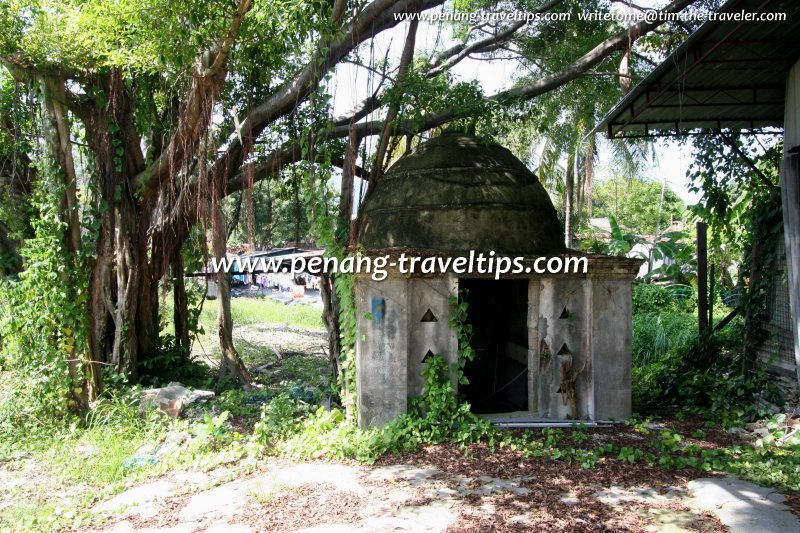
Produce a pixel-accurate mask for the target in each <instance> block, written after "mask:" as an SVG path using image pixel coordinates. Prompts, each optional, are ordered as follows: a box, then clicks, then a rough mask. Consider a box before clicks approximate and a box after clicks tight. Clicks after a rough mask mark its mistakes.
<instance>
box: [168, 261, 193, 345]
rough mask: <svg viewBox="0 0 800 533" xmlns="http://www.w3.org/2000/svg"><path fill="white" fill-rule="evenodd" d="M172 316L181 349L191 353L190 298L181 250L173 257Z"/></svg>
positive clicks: (176, 337)
mask: <svg viewBox="0 0 800 533" xmlns="http://www.w3.org/2000/svg"><path fill="white" fill-rule="evenodd" d="M172 279H173V284H172V316H173V323H174V325H175V339H176V341H177V342H178V345H179V346H180V347H181V349H182V350H183V351H184V353H186V354H187V355H188V354H189V351H190V348H191V346H190V345H189V298H188V297H187V296H186V283H185V282H184V279H183V257H182V256H181V254H180V252H178V253H177V254H175V257H174V258H173V259H172Z"/></svg>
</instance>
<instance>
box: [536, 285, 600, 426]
mask: <svg viewBox="0 0 800 533" xmlns="http://www.w3.org/2000/svg"><path fill="white" fill-rule="evenodd" d="M531 283H539V284H540V291H539V321H538V328H537V329H538V335H539V338H538V341H537V345H538V351H539V361H538V369H539V372H538V373H536V372H531V374H538V375H534V377H533V380H534V381H535V387H534V388H533V392H534V395H535V396H536V406H535V407H536V409H535V411H534V413H536V416H540V417H545V418H561V419H567V418H576V417H577V418H591V417H592V414H593V410H592V405H591V403H592V402H591V399H592V389H591V386H592V384H591V351H590V350H589V341H588V338H589V337H588V333H589V332H588V328H587V327H586V324H587V320H589V319H590V317H591V308H590V306H589V305H588V297H589V295H590V294H591V292H590V286H589V284H588V282H587V281H586V280H576V279H568V278H546V279H542V280H540V281H538V282H537V281H536V280H532V281H531ZM565 363H566V364H567V365H568V366H569V368H568V369H566V372H564V368H563V365H564V364H565ZM534 365H536V363H535V362H534ZM532 366H533V365H532ZM562 373H565V374H566V375H567V376H575V377H576V379H575V380H574V392H575V395H576V397H577V412H573V411H574V407H573V406H572V405H571V402H570V401H569V389H570V387H569V386H568V384H567V383H566V382H567V381H570V380H567V379H564V378H565V377H566V376H564V375H562Z"/></svg>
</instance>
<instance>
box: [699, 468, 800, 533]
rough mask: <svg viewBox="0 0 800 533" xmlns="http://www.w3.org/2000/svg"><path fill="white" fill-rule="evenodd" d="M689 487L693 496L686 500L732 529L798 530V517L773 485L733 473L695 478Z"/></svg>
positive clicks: (741, 530)
mask: <svg viewBox="0 0 800 533" xmlns="http://www.w3.org/2000/svg"><path fill="white" fill-rule="evenodd" d="M688 488H689V491H690V492H691V493H692V495H693V496H692V498H690V499H688V500H687V504H688V505H690V506H691V507H694V508H697V509H704V510H707V511H711V512H712V513H714V514H715V515H717V517H719V519H720V521H721V522H722V523H723V525H725V526H727V527H728V528H730V530H731V533H737V532H744V533H752V532H754V531H759V532H773V531H774V532H781V533H782V532H785V531H800V519H798V518H797V517H796V516H795V515H794V514H792V512H791V510H790V509H789V506H788V505H786V503H785V502H786V499H785V498H784V496H783V495H782V494H781V493H779V492H777V491H776V490H774V489H771V488H768V487H760V486H758V485H755V484H753V483H749V482H747V481H742V480H741V479H739V478H737V477H735V476H727V477H724V478H701V479H695V480H694V481H690V482H689V484H688Z"/></svg>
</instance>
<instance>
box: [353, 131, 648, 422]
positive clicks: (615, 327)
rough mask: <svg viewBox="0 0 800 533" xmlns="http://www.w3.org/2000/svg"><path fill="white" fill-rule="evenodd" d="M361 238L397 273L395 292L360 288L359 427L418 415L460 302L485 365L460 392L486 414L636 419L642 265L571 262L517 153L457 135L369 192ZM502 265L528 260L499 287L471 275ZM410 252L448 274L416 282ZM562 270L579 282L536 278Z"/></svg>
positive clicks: (598, 259)
mask: <svg viewBox="0 0 800 533" xmlns="http://www.w3.org/2000/svg"><path fill="white" fill-rule="evenodd" d="M358 228H359V231H358V244H359V246H360V248H361V249H362V250H363V253H364V254H365V255H369V256H375V257H377V256H383V255H389V256H391V258H392V262H393V263H395V266H394V267H391V268H389V269H388V276H387V277H386V279H383V280H381V281H375V280H374V279H373V278H372V277H371V276H370V275H369V274H366V273H364V274H359V275H358V277H357V280H356V306H357V320H358V336H357V342H356V373H357V396H358V398H357V401H358V417H359V424H360V425H361V427H365V428H366V427H374V426H380V425H383V424H385V423H386V422H388V421H390V420H392V419H393V418H395V417H397V416H398V415H400V414H402V413H405V412H406V408H407V405H408V400H409V399H410V398H413V397H416V396H419V395H420V394H421V392H422V386H423V378H422V374H421V372H422V369H423V364H424V360H425V358H426V357H428V356H430V355H432V354H437V355H440V356H442V357H444V358H445V359H447V360H448V361H449V362H450V363H453V362H455V359H456V353H457V348H458V341H457V339H456V332H455V331H454V330H453V329H452V328H451V325H450V311H451V297H453V296H455V295H457V294H461V297H462V298H463V299H464V300H466V302H467V304H468V312H467V322H468V323H469V324H471V325H472V328H473V333H472V338H471V340H470V345H471V346H472V347H473V349H474V350H475V352H476V357H475V359H474V360H473V361H470V362H469V363H467V365H466V367H465V369H464V373H465V376H466V377H467V380H468V381H469V383H468V384H466V385H459V393H460V394H462V395H463V396H464V397H465V398H466V399H467V401H468V402H469V403H470V404H471V406H472V409H473V411H474V412H476V413H480V414H491V415H497V414H500V413H505V414H504V415H503V416H507V417H512V418H515V419H519V420H520V421H523V420H528V421H534V420H540V419H546V420H607V419H611V418H613V419H625V418H628V417H630V415H631V282H632V280H633V278H634V277H635V275H636V272H637V271H638V268H639V265H640V261H639V260H636V259H628V258H619V257H610V256H605V255H598V254H583V253H581V252H577V251H573V250H568V249H566V248H565V247H564V244H563V241H564V238H563V230H562V228H561V224H560V223H559V220H558V216H557V214H556V210H555V208H554V207H553V204H552V202H551V201H550V198H549V196H548V194H547V192H546V191H545V190H544V188H543V187H542V185H541V183H539V180H538V179H537V178H536V176H535V175H534V174H533V173H532V172H531V171H530V170H528V169H527V167H525V165H524V164H523V163H522V162H521V161H520V160H519V159H517V158H516V157H514V155H513V154H511V152H509V151H508V150H507V149H505V148H503V147H501V146H499V145H497V144H487V143H485V142H482V141H481V140H480V139H478V138H477V137H475V136H473V135H467V134H458V133H445V134H442V135H440V136H438V137H435V138H433V139H431V140H429V141H427V142H424V143H422V144H420V145H419V146H418V147H417V148H416V149H414V150H413V151H412V152H410V153H409V154H407V155H405V156H403V157H402V158H400V159H399V160H398V161H397V162H396V163H395V164H394V165H393V166H392V167H391V168H390V169H389V171H388V172H387V173H386V174H385V175H383V176H382V177H381V178H380V180H379V181H378V182H377V183H376V185H375V186H374V187H371V188H370V191H369V193H368V194H367V197H366V198H365V201H364V204H363V205H362V208H361V213H360V216H359V222H358ZM490 252H494V255H493V256H492V257H495V258H496V257H501V256H503V257H509V258H523V259H520V262H521V263H520V264H523V265H524V268H523V269H518V268H515V269H514V270H517V271H519V270H522V271H521V272H518V273H516V274H511V273H508V274H505V275H503V276H501V277H500V279H495V274H494V273H491V274H487V273H483V274H481V273H480V272H478V271H477V269H476V268H473V271H471V272H466V271H465V268H463V265H464V264H465V263H466V264H468V262H467V258H469V257H470V255H472V257H473V258H474V257H475V255H477V254H480V253H482V254H483V255H484V257H486V258H488V257H490ZM403 253H404V254H405V255H406V256H407V258H410V257H421V258H430V257H435V258H436V260H437V261H439V263H437V264H438V266H439V267H441V266H444V267H445V268H437V271H436V272H429V271H426V272H425V273H422V272H421V271H420V270H421V269H419V268H416V269H415V271H414V272H413V273H409V270H410V269H409V268H408V263H406V268H405V269H400V268H399V267H398V266H397V263H398V261H396V260H395V259H397V258H399V257H401V254H403ZM456 258H464V259H462V263H461V266H462V268H455V266H454V260H455V259H456ZM540 258H545V259H540ZM551 258H560V259H561V260H562V261H561V262H562V264H563V263H564V261H565V260H566V259H567V258H571V259H572V267H571V268H570V272H568V273H567V272H564V273H558V274H546V273H538V272H537V270H541V266H542V265H545V264H546V263H547V260H549V259H551ZM447 259H449V262H448V261H446V260H447ZM537 259H539V261H538V262H536V261H537ZM577 259H579V260H580V261H577ZM390 264H391V263H390ZM554 264H556V263H554ZM417 265H419V263H418V264H417ZM474 265H475V263H474V261H473V266H474ZM534 265H535V266H536V267H537V268H533V267H534ZM584 265H585V270H586V271H585V272H584V268H583V267H584ZM484 266H485V265H484ZM576 266H579V267H580V268H575V267H576ZM402 270H404V271H402ZM575 270H577V272H575ZM465 289H466V290H465Z"/></svg>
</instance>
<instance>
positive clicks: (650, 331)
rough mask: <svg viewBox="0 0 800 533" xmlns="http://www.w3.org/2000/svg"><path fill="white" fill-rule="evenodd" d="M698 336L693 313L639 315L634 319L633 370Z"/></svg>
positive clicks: (635, 315) (653, 361) (695, 317)
mask: <svg viewBox="0 0 800 533" xmlns="http://www.w3.org/2000/svg"><path fill="white" fill-rule="evenodd" d="M696 335H697V316H696V315H695V314H694V313H657V312H650V313H637V314H634V315H633V346H632V352H633V353H632V356H633V366H634V367H644V366H647V365H649V364H651V363H655V362H657V361H659V360H660V359H662V358H663V357H664V356H665V355H666V354H667V352H668V351H669V350H670V349H672V348H674V347H676V346H680V345H682V344H685V343H686V342H687V341H688V340H689V339H691V338H692V337H694V336H696Z"/></svg>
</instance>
